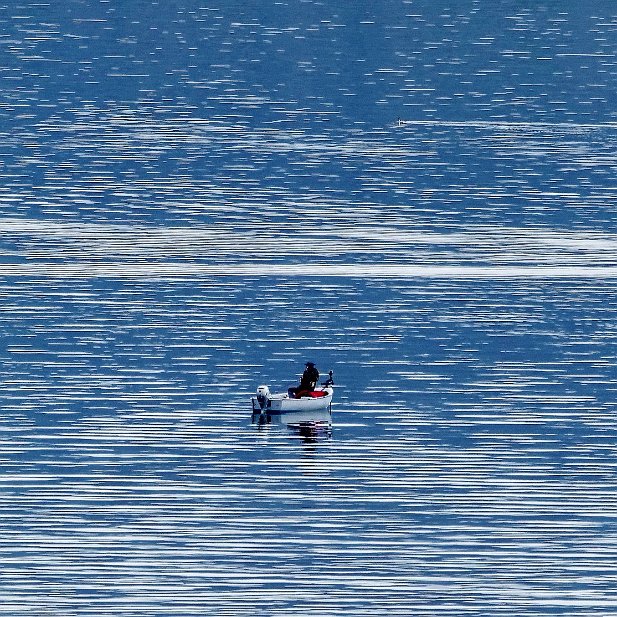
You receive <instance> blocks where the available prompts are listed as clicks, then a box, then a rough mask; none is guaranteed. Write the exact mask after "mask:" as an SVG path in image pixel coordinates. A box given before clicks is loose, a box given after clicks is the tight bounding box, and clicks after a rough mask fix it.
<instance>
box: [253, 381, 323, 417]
mask: <svg viewBox="0 0 617 617" xmlns="http://www.w3.org/2000/svg"><path fill="white" fill-rule="evenodd" d="M333 395H334V382H333V381H332V371H330V378H329V379H328V381H326V383H325V384H322V385H321V386H317V387H316V388H315V390H313V391H312V392H305V393H303V394H302V395H301V396H300V397H297V396H294V395H293V394H291V395H290V393H289V392H283V393H280V394H272V393H271V392H270V388H269V387H268V386H259V388H257V395H256V396H254V397H253V398H252V399H251V401H252V402H253V412H255V413H270V414H271V413H288V412H297V411H318V410H321V409H329V408H330V405H331V404H332V396H333Z"/></svg>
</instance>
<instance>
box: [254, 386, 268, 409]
mask: <svg viewBox="0 0 617 617" xmlns="http://www.w3.org/2000/svg"><path fill="white" fill-rule="evenodd" d="M269 398H270V388H268V386H259V388H257V402H258V403H259V406H260V407H261V408H262V409H263V408H264V407H266V405H267V404H268V399H269Z"/></svg>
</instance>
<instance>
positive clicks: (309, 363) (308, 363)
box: [306, 362, 315, 366]
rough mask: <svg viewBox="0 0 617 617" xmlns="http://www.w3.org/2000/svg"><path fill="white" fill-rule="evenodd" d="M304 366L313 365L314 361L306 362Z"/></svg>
mask: <svg viewBox="0 0 617 617" xmlns="http://www.w3.org/2000/svg"><path fill="white" fill-rule="evenodd" d="M306 366H315V363H314V362H307V363H306Z"/></svg>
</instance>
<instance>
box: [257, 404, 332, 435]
mask: <svg viewBox="0 0 617 617" xmlns="http://www.w3.org/2000/svg"><path fill="white" fill-rule="evenodd" d="M252 422H253V424H257V425H258V426H281V427H283V426H285V427H287V429H289V430H290V431H291V432H292V433H294V434H295V435H298V436H299V437H302V438H303V439H304V441H306V442H312V441H320V440H325V439H330V437H331V436H332V411H331V410H330V409H329V408H328V409H318V410H314V411H292V412H287V413H272V412H262V413H253V415H252Z"/></svg>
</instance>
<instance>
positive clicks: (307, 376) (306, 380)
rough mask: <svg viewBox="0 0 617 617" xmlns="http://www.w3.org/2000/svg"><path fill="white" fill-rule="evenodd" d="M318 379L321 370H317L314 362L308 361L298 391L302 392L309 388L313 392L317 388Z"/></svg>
mask: <svg viewBox="0 0 617 617" xmlns="http://www.w3.org/2000/svg"><path fill="white" fill-rule="evenodd" d="M318 380H319V371H318V370H317V367H316V366H315V364H314V363H313V362H307V363H306V368H305V369H304V373H302V378H301V379H300V385H299V386H298V391H299V392H302V391H305V390H308V391H309V392H313V390H315V386H316V385H317V381H318Z"/></svg>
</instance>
